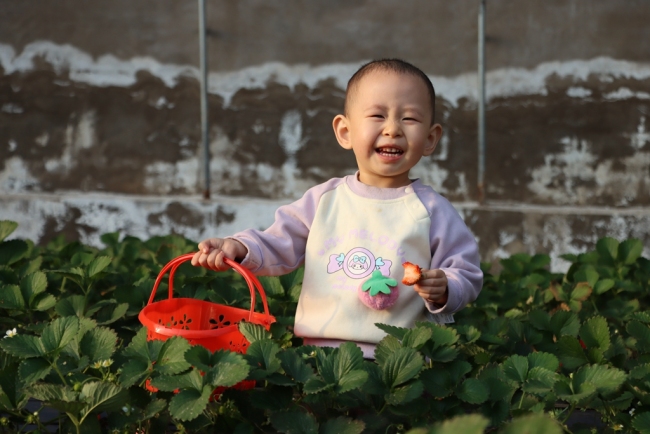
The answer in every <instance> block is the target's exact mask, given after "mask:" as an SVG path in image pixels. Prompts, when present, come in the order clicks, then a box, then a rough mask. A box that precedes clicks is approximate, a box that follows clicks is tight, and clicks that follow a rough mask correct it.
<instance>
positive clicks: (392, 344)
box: [375, 335, 402, 366]
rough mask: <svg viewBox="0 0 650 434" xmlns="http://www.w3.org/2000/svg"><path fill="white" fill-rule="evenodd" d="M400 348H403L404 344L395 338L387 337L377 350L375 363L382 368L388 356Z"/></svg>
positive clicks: (380, 342)
mask: <svg viewBox="0 0 650 434" xmlns="http://www.w3.org/2000/svg"><path fill="white" fill-rule="evenodd" d="M400 348H402V344H401V343H400V341H399V340H398V339H397V338H396V337H395V336H391V335H387V336H385V337H384V338H383V339H382V340H381V341H379V344H378V345H377V347H376V348H375V361H376V362H377V364H378V365H379V366H382V365H383V364H384V363H385V361H386V359H387V358H388V356H390V355H391V354H393V353H394V352H395V351H397V350H398V349H400Z"/></svg>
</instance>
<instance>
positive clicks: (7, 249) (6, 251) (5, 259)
mask: <svg viewBox="0 0 650 434" xmlns="http://www.w3.org/2000/svg"><path fill="white" fill-rule="evenodd" d="M28 251H29V246H28V245H27V243H26V242H25V241H23V240H9V241H2V242H0V265H11V264H13V263H15V262H18V261H20V260H21V259H22V258H23V257H25V255H26V254H27V252H28Z"/></svg>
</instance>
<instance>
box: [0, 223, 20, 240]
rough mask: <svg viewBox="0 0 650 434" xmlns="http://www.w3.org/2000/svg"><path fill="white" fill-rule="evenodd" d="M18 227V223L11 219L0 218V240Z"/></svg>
mask: <svg viewBox="0 0 650 434" xmlns="http://www.w3.org/2000/svg"><path fill="white" fill-rule="evenodd" d="M17 227H18V223H16V222H14V221H11V220H0V241H4V239H5V238H7V237H8V236H9V235H11V234H12V233H13V231H15V230H16V228H17Z"/></svg>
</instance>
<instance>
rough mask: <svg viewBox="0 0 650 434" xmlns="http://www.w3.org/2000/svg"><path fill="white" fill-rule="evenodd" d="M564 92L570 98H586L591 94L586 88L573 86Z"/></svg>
mask: <svg viewBox="0 0 650 434" xmlns="http://www.w3.org/2000/svg"><path fill="white" fill-rule="evenodd" d="M566 94H567V95H568V96H570V97H571V98H586V97H588V96H591V94H592V92H591V90H589V89H587V88H584V87H580V86H575V87H570V88H568V89H567V91H566Z"/></svg>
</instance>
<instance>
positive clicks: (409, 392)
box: [385, 381, 424, 405]
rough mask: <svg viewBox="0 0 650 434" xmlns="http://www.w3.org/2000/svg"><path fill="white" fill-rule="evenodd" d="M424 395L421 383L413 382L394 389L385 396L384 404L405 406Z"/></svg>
mask: <svg viewBox="0 0 650 434" xmlns="http://www.w3.org/2000/svg"><path fill="white" fill-rule="evenodd" d="M423 393H424V385H423V384H422V382H421V381H414V382H412V383H409V384H405V385H403V386H399V387H395V388H394V389H392V390H391V391H390V393H388V394H387V395H386V397H385V398H386V402H387V403H389V404H391V405H404V404H407V403H409V402H411V401H413V400H415V399H417V398H419V397H420V396H422V394H423Z"/></svg>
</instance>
